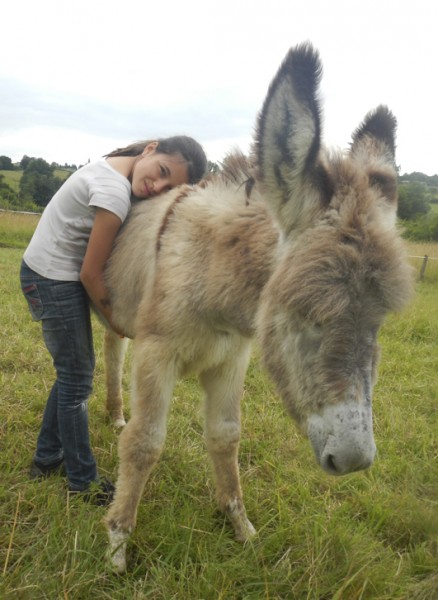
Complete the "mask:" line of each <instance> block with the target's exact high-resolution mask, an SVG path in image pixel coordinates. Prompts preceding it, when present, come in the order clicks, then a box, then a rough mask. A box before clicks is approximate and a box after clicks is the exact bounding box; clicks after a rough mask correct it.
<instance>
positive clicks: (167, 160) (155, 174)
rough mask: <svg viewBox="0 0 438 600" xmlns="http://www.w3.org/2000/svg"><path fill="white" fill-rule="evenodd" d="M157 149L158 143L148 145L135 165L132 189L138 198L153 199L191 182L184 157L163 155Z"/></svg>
mask: <svg viewBox="0 0 438 600" xmlns="http://www.w3.org/2000/svg"><path fill="white" fill-rule="evenodd" d="M156 147H157V142H152V143H151V144H148V145H147V146H146V148H145V149H144V150H143V153H142V154H141V155H140V156H138V157H137V159H136V161H135V163H134V167H133V169H132V178H131V188H132V193H133V195H134V196H136V197H137V198H151V197H152V196H156V195H157V194H161V193H162V192H167V191H168V190H170V189H172V188H173V187H175V186H177V185H181V184H182V183H188V181H189V176H188V172H187V166H186V164H185V162H184V159H183V158H182V156H181V155H180V154H161V153H160V152H156Z"/></svg>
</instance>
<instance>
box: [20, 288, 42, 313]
mask: <svg viewBox="0 0 438 600" xmlns="http://www.w3.org/2000/svg"><path fill="white" fill-rule="evenodd" d="M21 289H22V291H23V294H24V297H25V298H26V300H27V303H28V305H29V310H30V314H31V315H32V319H33V320H34V321H40V320H41V317H42V316H43V308H44V307H43V303H42V301H41V298H40V293H39V291H38V286H37V284H36V283H30V284H29V285H26V286H25V287H23V288H21Z"/></svg>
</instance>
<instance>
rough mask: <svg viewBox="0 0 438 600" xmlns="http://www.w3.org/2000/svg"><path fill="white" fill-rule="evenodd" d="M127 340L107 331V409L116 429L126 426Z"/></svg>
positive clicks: (104, 352)
mask: <svg viewBox="0 0 438 600" xmlns="http://www.w3.org/2000/svg"><path fill="white" fill-rule="evenodd" d="M127 347H128V340H127V339H123V340H122V339H120V337H119V336H118V335H117V334H116V333H114V331H112V330H110V329H106V330H105V336H104V341H103V355H104V361H105V383H106V409H107V411H108V413H109V415H110V417H111V420H112V422H113V423H114V425H115V426H116V427H123V426H124V425H126V421H125V418H124V416H123V396H122V375H123V362H124V359H125V354H126V349H127Z"/></svg>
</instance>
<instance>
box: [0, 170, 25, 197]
mask: <svg viewBox="0 0 438 600" xmlns="http://www.w3.org/2000/svg"><path fill="white" fill-rule="evenodd" d="M0 175H3V176H4V182H5V183H7V184H8V186H9V187H10V188H12V189H13V190H14V192H16V193H17V194H18V192H19V191H20V179H21V176H22V175H23V171H21V170H20V171H3V170H2V169H0Z"/></svg>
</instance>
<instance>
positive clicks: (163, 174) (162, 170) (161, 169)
mask: <svg viewBox="0 0 438 600" xmlns="http://www.w3.org/2000/svg"><path fill="white" fill-rule="evenodd" d="M160 175H161V177H166V169H165V168H164V167H163V166H162V165H160Z"/></svg>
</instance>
